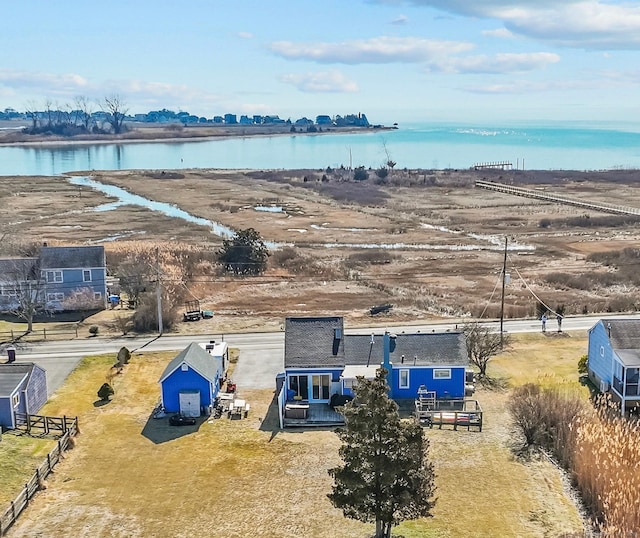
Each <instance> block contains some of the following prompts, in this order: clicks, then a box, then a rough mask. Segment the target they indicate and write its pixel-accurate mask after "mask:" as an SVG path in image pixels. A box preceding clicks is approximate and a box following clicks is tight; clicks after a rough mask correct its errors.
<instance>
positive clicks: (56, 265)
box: [39, 245, 107, 311]
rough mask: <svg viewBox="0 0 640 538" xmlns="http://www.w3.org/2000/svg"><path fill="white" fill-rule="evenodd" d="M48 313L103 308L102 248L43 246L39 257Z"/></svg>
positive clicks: (105, 289)
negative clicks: (49, 311)
mask: <svg viewBox="0 0 640 538" xmlns="http://www.w3.org/2000/svg"><path fill="white" fill-rule="evenodd" d="M39 264H40V273H41V278H42V280H43V281H44V293H45V307H46V309H47V310H58V311H60V310H89V309H92V308H105V306H106V301H107V264H106V260H105V252H104V247H103V246H102V245H99V246H78V247H42V248H41V250H40V257H39Z"/></svg>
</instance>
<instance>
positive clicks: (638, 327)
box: [587, 318, 640, 415]
mask: <svg viewBox="0 0 640 538" xmlns="http://www.w3.org/2000/svg"><path fill="white" fill-rule="evenodd" d="M587 364H588V372H589V378H590V379H591V381H593V383H594V384H595V385H596V386H597V387H599V388H600V391H601V392H608V393H609V394H611V397H612V398H613V400H614V401H616V402H617V403H619V404H620V409H621V412H622V415H626V414H627V412H629V411H631V410H632V409H634V410H635V411H636V412H637V411H638V410H640V320H639V319H633V318H627V319H608V320H600V321H598V322H597V323H596V324H595V325H594V326H593V327H591V329H589V352H588V362H587Z"/></svg>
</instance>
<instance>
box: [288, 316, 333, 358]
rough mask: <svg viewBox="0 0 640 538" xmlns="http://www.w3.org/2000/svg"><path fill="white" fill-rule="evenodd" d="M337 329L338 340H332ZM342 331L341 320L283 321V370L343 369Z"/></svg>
mask: <svg viewBox="0 0 640 538" xmlns="http://www.w3.org/2000/svg"><path fill="white" fill-rule="evenodd" d="M335 329H339V332H340V336H341V338H339V339H336V338H335ZM344 357H345V354H344V327H343V322H342V318H341V317H338V316H336V317H317V318H287V319H286V320H285V333H284V367H285V368H298V367H302V368H310V367H343V366H344V364H345V363H344Z"/></svg>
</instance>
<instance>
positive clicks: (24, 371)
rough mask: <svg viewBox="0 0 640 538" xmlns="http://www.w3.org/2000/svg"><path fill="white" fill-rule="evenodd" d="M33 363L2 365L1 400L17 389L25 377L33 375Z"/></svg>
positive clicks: (0, 375) (0, 365) (0, 370)
mask: <svg viewBox="0 0 640 538" xmlns="http://www.w3.org/2000/svg"><path fill="white" fill-rule="evenodd" d="M34 366H35V365H34V364H33V363H32V362H23V363H18V364H15V363H11V364H0V398H7V397H9V396H11V393H12V392H13V391H14V390H15V389H16V386H17V385H18V383H20V381H22V380H23V379H24V376H25V375H31V372H32V371H33V367H34Z"/></svg>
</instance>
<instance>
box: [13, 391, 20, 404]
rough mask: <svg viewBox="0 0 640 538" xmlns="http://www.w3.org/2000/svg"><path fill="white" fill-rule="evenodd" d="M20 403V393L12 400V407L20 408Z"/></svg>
mask: <svg viewBox="0 0 640 538" xmlns="http://www.w3.org/2000/svg"><path fill="white" fill-rule="evenodd" d="M19 403H20V393H18V394H14V395H13V397H12V398H11V405H13V407H18V404H19Z"/></svg>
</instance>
